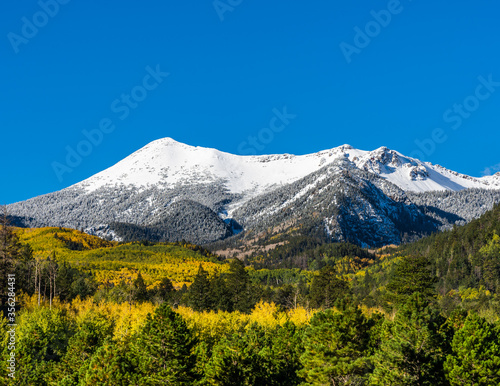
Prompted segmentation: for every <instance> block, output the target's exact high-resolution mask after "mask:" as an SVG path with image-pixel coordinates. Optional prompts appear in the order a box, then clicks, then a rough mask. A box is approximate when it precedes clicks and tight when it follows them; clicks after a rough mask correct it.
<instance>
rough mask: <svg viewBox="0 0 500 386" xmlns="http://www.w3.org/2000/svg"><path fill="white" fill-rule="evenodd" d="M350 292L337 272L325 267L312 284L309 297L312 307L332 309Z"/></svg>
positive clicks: (330, 267)
mask: <svg viewBox="0 0 500 386" xmlns="http://www.w3.org/2000/svg"><path fill="white" fill-rule="evenodd" d="M348 292H349V286H348V285H347V283H346V282H345V281H343V280H342V279H339V278H338V277H337V272H336V271H335V268H333V267H332V266H326V267H323V268H322V269H321V270H320V271H319V274H318V275H317V276H315V277H314V279H313V282H312V284H311V288H310V292H309V297H310V301H311V307H314V308H320V307H324V308H331V307H333V305H334V303H335V302H336V301H337V300H338V299H341V298H343V297H345V296H346V295H347V294H348Z"/></svg>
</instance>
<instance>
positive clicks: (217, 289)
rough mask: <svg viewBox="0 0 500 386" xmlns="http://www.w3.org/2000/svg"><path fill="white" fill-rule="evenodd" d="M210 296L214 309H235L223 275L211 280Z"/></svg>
mask: <svg viewBox="0 0 500 386" xmlns="http://www.w3.org/2000/svg"><path fill="white" fill-rule="evenodd" d="M210 296H211V300H210V302H211V304H212V307H213V309H214V310H221V311H232V310H233V303H232V300H231V293H230V292H229V289H228V288H227V285H226V282H225V281H224V279H223V278H222V276H221V275H216V276H215V277H213V278H212V280H210Z"/></svg>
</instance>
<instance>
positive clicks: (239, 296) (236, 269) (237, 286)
mask: <svg viewBox="0 0 500 386" xmlns="http://www.w3.org/2000/svg"><path fill="white" fill-rule="evenodd" d="M226 285H227V289H228V291H229V293H230V294H231V301H232V305H233V309H234V310H236V311H240V312H250V311H251V310H252V308H253V306H254V305H255V299H254V293H253V286H252V284H251V282H250V275H249V274H248V272H247V271H246V269H245V264H244V263H243V262H242V261H241V260H239V259H233V260H232V261H231V263H229V272H228V274H227V281H226Z"/></svg>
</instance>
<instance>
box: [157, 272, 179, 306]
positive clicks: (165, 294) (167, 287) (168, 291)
mask: <svg viewBox="0 0 500 386" xmlns="http://www.w3.org/2000/svg"><path fill="white" fill-rule="evenodd" d="M174 294H175V288H174V286H173V284H172V282H171V281H170V279H169V278H168V277H164V278H163V279H161V281H160V284H159V285H158V288H157V289H156V296H157V298H158V300H160V301H163V302H169V301H171V300H172V298H173V296H174Z"/></svg>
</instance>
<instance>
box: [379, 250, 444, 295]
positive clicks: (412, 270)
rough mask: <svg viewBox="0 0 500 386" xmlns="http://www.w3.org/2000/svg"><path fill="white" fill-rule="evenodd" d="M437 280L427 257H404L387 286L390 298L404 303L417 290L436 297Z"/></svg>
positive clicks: (422, 293)
mask: <svg viewBox="0 0 500 386" xmlns="http://www.w3.org/2000/svg"><path fill="white" fill-rule="evenodd" d="M437 281H438V279H437V277H436V276H434V275H433V274H432V273H431V271H430V262H429V260H428V259H427V258H426V257H421V256H419V257H413V256H409V257H404V258H403V260H402V261H400V262H399V263H398V265H397V266H396V269H395V271H394V273H393V275H392V276H391V278H390V279H389V283H388V284H387V286H386V288H387V290H388V291H389V292H390V293H391V295H390V299H389V300H391V301H393V302H396V303H404V302H405V301H406V299H407V298H408V297H409V296H411V295H412V294H414V293H415V292H419V293H420V294H421V295H423V296H425V297H429V298H435V297H436V296H437V293H436V290H435V284H436V282H437Z"/></svg>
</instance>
